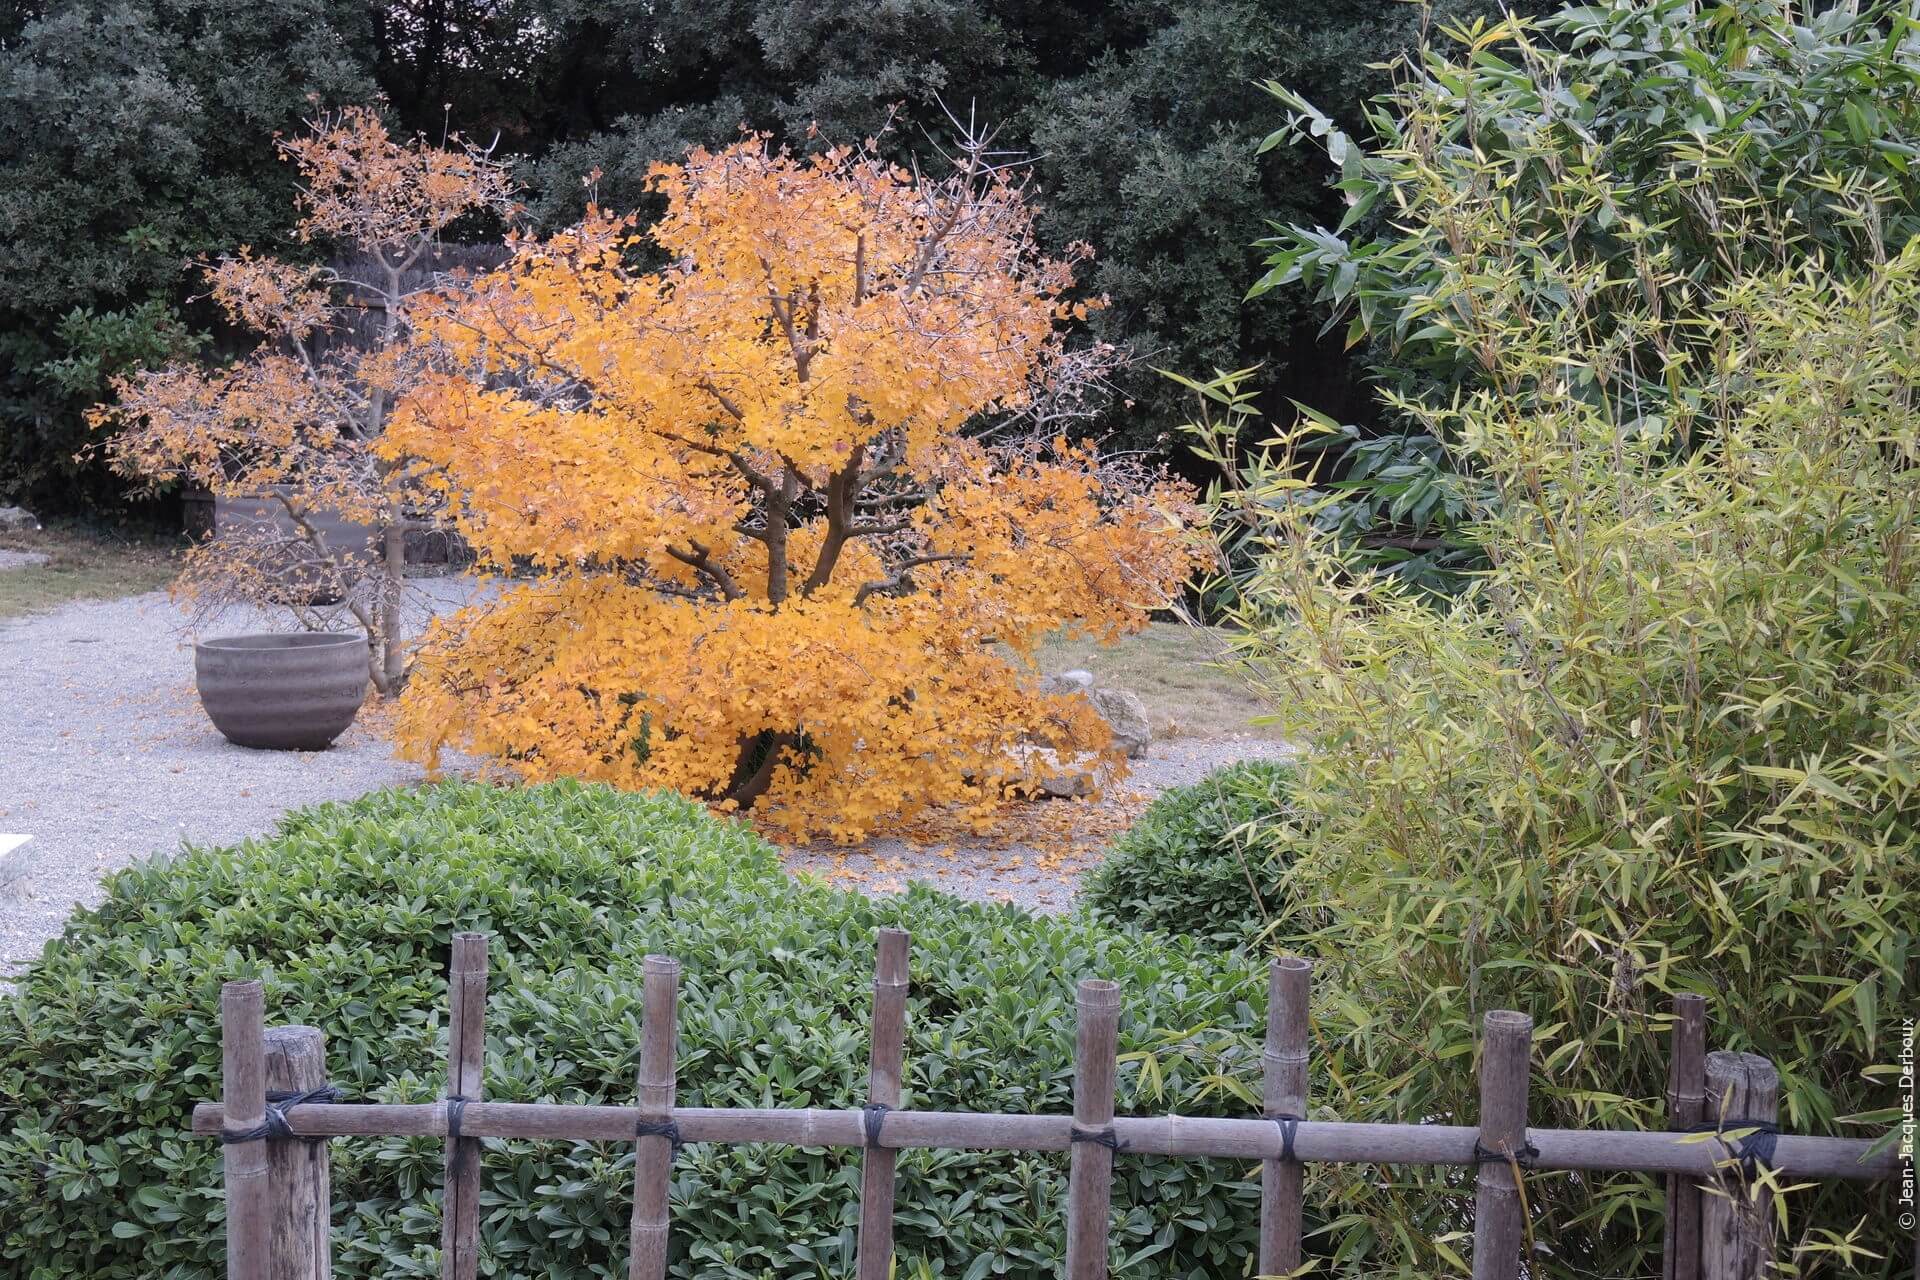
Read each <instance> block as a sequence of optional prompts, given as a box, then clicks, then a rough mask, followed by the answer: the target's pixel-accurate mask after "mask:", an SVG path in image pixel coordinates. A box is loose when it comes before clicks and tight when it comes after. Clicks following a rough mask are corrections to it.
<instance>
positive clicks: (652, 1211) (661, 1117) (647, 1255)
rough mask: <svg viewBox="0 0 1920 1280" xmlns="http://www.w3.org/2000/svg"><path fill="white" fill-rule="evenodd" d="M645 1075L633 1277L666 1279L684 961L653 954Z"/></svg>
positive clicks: (646, 1002)
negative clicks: (681, 962) (675, 1075)
mask: <svg viewBox="0 0 1920 1280" xmlns="http://www.w3.org/2000/svg"><path fill="white" fill-rule="evenodd" d="M641 975H642V977H641V983H642V985H641V1000H642V1002H643V1006H644V1008H643V1016H642V1021H641V1024H640V1078H639V1080H638V1082H637V1083H638V1088H637V1089H636V1091H635V1092H636V1101H637V1102H638V1104H639V1112H640V1126H641V1128H642V1129H651V1130H661V1131H660V1132H641V1133H638V1134H637V1137H638V1142H637V1144H636V1146H635V1149H634V1159H633V1225H632V1228H631V1230H630V1231H629V1233H628V1239H627V1276H628V1280H663V1278H664V1277H665V1276H666V1274H667V1232H668V1207H669V1206H668V1199H669V1193H670V1192H671V1191H672V1189H673V1186H672V1183H673V1156H674V1150H675V1148H677V1147H678V1146H679V1145H680V1141H679V1136H678V1130H676V1129H674V1128H673V1095H674V1073H675V1061H674V1060H675V1058H676V1057H677V1053H678V1051H677V1047H676V1046H677V1039H678V1028H677V1026H676V1019H677V1018H678V1017H679V1013H678V1005H679V1000H680V962H679V961H678V960H675V959H674V958H673V957H671V956H648V957H647V958H646V959H645V960H644V961H643V962H642V963H641Z"/></svg>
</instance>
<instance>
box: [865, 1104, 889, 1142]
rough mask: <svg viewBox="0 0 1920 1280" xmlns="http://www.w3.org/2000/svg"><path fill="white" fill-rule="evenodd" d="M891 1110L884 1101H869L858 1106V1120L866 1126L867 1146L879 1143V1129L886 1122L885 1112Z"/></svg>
mask: <svg viewBox="0 0 1920 1280" xmlns="http://www.w3.org/2000/svg"><path fill="white" fill-rule="evenodd" d="M892 1110H893V1108H892V1107H890V1106H888V1105H887V1104H886V1103H884V1102H869V1103H868V1104H867V1105H866V1106H864V1107H862V1108H860V1111H861V1121H860V1122H861V1124H862V1125H864V1126H865V1128H866V1131H867V1146H868V1147H869V1148H873V1147H877V1146H879V1145H880V1130H881V1128H882V1127H883V1126H884V1125H885V1124H886V1123H887V1113H888V1112H889V1111H892Z"/></svg>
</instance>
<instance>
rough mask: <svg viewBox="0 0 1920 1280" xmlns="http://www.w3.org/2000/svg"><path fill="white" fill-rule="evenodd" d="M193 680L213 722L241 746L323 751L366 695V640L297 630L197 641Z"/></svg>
mask: <svg viewBox="0 0 1920 1280" xmlns="http://www.w3.org/2000/svg"><path fill="white" fill-rule="evenodd" d="M193 676H194V683H195V684H196V685H197V686H198V687H199V690H200V705H201V706H203V707H205V708H206V709H207V718H208V719H210V720H212V721H213V727H214V728H216V729H218V730H219V731H220V732H221V733H223V734H225V735H226V737H227V741H229V742H231V743H233V744H234V745H236V746H241V747H254V748H256V749H259V750H263V751H322V750H325V749H326V748H327V747H329V746H331V745H332V744H333V740H334V739H335V738H337V737H339V736H340V735H341V734H342V733H344V732H345V731H346V728H347V726H348V725H350V724H352V723H353V717H354V716H355V715H357V714H358V713H359V711H360V704H361V703H362V702H364V701H366V697H367V641H366V637H364V636H359V635H330V634H322V633H317V632H298V633H293V634H287V635H262V636H227V637H225V638H224V639H219V640H208V641H206V642H204V643H201V644H196V645H194V646H193Z"/></svg>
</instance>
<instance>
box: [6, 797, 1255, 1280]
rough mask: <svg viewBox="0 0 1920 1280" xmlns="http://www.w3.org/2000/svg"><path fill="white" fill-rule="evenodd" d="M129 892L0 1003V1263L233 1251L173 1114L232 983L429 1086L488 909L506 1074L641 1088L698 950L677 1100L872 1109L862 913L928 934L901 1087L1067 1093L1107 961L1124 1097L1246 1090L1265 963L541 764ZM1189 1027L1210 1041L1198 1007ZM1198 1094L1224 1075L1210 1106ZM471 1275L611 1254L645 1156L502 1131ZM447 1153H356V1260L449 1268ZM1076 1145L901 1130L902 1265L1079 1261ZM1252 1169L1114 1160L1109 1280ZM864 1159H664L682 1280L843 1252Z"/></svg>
mask: <svg viewBox="0 0 1920 1280" xmlns="http://www.w3.org/2000/svg"><path fill="white" fill-rule="evenodd" d="M107 888H108V895H107V900H106V902H105V903H104V904H103V905H102V906H101V907H100V908H99V909H98V910H97V911H91V912H82V913H80V914H78V915H76V916H75V917H74V919H73V920H72V922H71V923H70V924H69V926H68V929H67V932H66V935H65V937H64V938H62V939H61V940H60V941H58V942H55V943H52V944H50V945H49V946H48V948H47V950H46V953H45V955H44V956H43V957H42V958H41V959H40V960H39V961H38V962H37V963H35V964H34V965H33V966H32V968H31V969H29V971H28V972H27V974H26V975H25V977H24V978H23V979H22V980H21V982H20V986H19V989H18V990H17V992H16V993H15V994H14V995H13V996H12V997H10V998H7V999H5V1000H4V1001H0V1204H4V1205H5V1206H6V1212H5V1213H4V1214H3V1215H0V1273H3V1274H6V1275H13V1276H21V1277H33V1278H35V1280H39V1278H41V1277H48V1278H50V1277H53V1276H69V1275H80V1274H84V1275H86V1276H89V1277H94V1278H97V1280H105V1278H110V1277H135V1276H138V1277H148V1278H153V1277H164V1278H165V1280H185V1278H187V1277H196V1276H207V1277H211V1276H215V1275H217V1274H219V1271H220V1259H221V1257H222V1255H223V1248H222V1243H221V1240H222V1231H223V1202H222V1199H221V1192H220V1178H219V1164H218V1160H219V1156H218V1148H217V1146H216V1145H215V1144H213V1143H210V1142H207V1141H204V1140H194V1139H189V1138H186V1137H184V1136H182V1130H183V1128H184V1126H185V1123H186V1118H187V1115H188V1110H189V1108H190V1106H191V1104H192V1103H193V1102H194V1101H196V1100H199V1099H204V1098H208V1097H211V1096H213V1095H214V1094H215V1093H216V1092H217V1076H218V1066H219V1057H220V1047H219V1035H218V1027H217V1018H216V1010H217V1004H218V995H219V987H220V983H221V982H222V981H223V980H226V979H229V978H235V977H251V976H258V977H261V978H264V979H265V980H266V983H267V998H268V1008H269V1020H270V1021H274V1022H306V1023H312V1024H315V1025H318V1026H320V1027H323V1028H325V1029H326V1031H327V1033H328V1037H329V1040H328V1053H329V1061H330V1063H331V1067H332V1076H333V1079H334V1081H335V1083H337V1084H339V1085H341V1086H342V1087H343V1088H345V1089H346V1090H347V1091H348V1092H349V1096H350V1097H354V1098H359V1099H379V1100H404V1101H420V1100H426V1099H430V1098H432V1097H433V1096H435V1093H436V1091H437V1090H438V1089H439V1088H440V1085H441V1081H442V1078H443V1076H442V1073H443V1069H444V1068H443V1063H444V1055H445V1050H446V1029H445V1026H444V1009H445V1002H446V983H445V968H446V964H447V949H448V943H449V938H450V936H451V934H452V933H454V932H455V931H457V930H459V929H465V928H478V929H485V930H490V931H492V932H493V934H494V935H495V942H494V947H493V960H494V977H493V982H492V994H491V996H490V1000H489V1037H488V1046H487V1090H488V1095H489V1096H490V1097H495V1098H500V1099H504V1100H516V1101H536V1100H537V1101H562V1102H608V1103H617V1104H619V1103H628V1102H630V1101H631V1100H632V1097H633V1087H634V1086H633V1081H634V1074H635V1070H636V1067H637V1065H638V1052H639V1045H640V999H639V997H640V982H639V973H640V962H641V958H642V957H643V956H644V955H645V954H646V953H648V952H650V951H658V952H667V953H670V954H673V955H676V956H678V957H679V958H680V959H681V960H682V961H683V962H684V964H685V974H684V977H683V980H682V981H683V985H682V999H681V1007H682V1017H681V1049H680V1052H681V1069H680V1070H681V1076H680V1079H681V1085H680V1092H679V1097H680V1100H681V1102H682V1104H683V1105H687V1106H753V1107H765V1106H776V1105H779V1106H810V1105H811V1106H830V1107H841V1106H852V1105H858V1104H859V1103H860V1102H861V1101H863V1093H864V1089H865V1075H866V1061H867V1040H866V1026H867V1020H868V1011H869V1003H870V990H871V988H870V981H871V974H872V967H871V966H872V949H873V932H874V930H875V929H876V928H877V927H879V926H881V925H888V924H899V925H903V926H905V927H908V928H911V929H912V930H913V933H914V951H913V972H914V981H915V986H914V993H913V1000H912V1005H911V1008H910V1014H909V1022H908V1034H909V1041H908V1049H907V1081H906V1090H907V1094H908V1099H907V1101H908V1105H911V1106H919V1107H923V1108H950V1109H957V1110H974V1111H1036V1112H1041V1111H1044V1112H1065V1111H1067V1110H1069V1109H1070V1095H1071V1084H1072V1070H1071V1061H1072V1050H1073V1003H1072V984H1073V982H1074V980H1075V979H1077V978H1078V977H1081V976H1085V975H1090V974H1092V975H1101V976H1107V977H1112V978H1116V979H1118V980H1119V981H1120V982H1122V983H1123V984H1124V988H1125V992H1126V1012H1125V1016H1124V1019H1123V1023H1122V1032H1121V1037H1122V1045H1121V1048H1122V1051H1123V1053H1124V1052H1128V1051H1134V1050H1151V1051H1152V1053H1153V1055H1154V1057H1153V1061H1154V1063H1155V1065H1156V1066H1157V1067H1158V1068H1159V1072H1158V1074H1159V1075H1161V1076H1163V1077H1164V1082H1165V1090H1166V1094H1165V1096H1163V1097H1161V1096H1153V1091H1152V1090H1151V1089H1150V1088H1148V1086H1147V1080H1148V1079H1149V1077H1151V1076H1152V1075H1153V1074H1155V1073H1151V1072H1147V1073H1142V1072H1140V1071H1139V1070H1138V1065H1139V1064H1138V1062H1137V1061H1136V1062H1130V1063H1128V1064H1126V1065H1124V1066H1123V1069H1122V1081H1121V1094H1120V1105H1121V1108H1122V1109H1123V1110H1126V1109H1134V1110H1138V1111H1142V1112H1158V1111H1165V1110H1170V1109H1175V1108H1176V1107H1177V1108H1179V1109H1183V1110H1187V1111H1193V1112H1201V1111H1210V1112H1213V1113H1217V1114H1238V1113H1244V1104H1243V1103H1241V1102H1237V1101H1234V1100H1233V1098H1232V1097H1231V1096H1229V1093H1228V1092H1227V1091H1226V1090H1224V1089H1223V1088H1222V1087H1221V1085H1220V1084H1219V1082H1218V1081H1217V1080H1216V1081H1215V1082H1213V1083H1211V1084H1203V1083H1202V1080H1203V1078H1205V1077H1211V1076H1215V1075H1221V1076H1225V1077H1228V1078H1230V1079H1231V1080H1232V1081H1233V1082H1234V1083H1235V1084H1239V1083H1242V1082H1249V1081H1252V1080H1253V1079H1254V1078H1255V1076H1256V1075H1257V1072H1258V1052H1257V1046H1256V1044H1255V1041H1254V1033H1255V1031H1256V1030H1257V1028H1258V1025H1259V1021H1260V1015H1259V1013H1258V1012H1257V1010H1258V1009H1259V1008H1260V1006H1261V1005H1262V1003H1263V1000H1262V997H1261V994H1260V980H1259V974H1258V972H1257V966H1255V965H1253V964H1251V963H1248V962H1242V961H1239V960H1237V959H1234V958H1231V957H1222V956H1220V955H1217V954H1209V953H1203V952H1201V951H1200V950H1198V949H1196V948H1193V947H1189V946H1187V945H1185V944H1182V943H1180V942H1178V941H1172V940H1167V939H1157V938H1152V937H1148V936H1143V935H1139V934H1135V933H1132V932H1128V931H1119V930H1113V929H1109V928H1105V927H1102V926H1099V925H1097V924H1094V923H1092V922H1089V921H1085V920H1052V919H1036V918H1033V917H1029V916H1027V915H1024V914H1022V913H1020V912H1017V911H1015V910H1012V909H1010V908H994V907H984V906H978V905H972V904H967V903H962V902H959V901H956V900H954V899H951V898H947V897H944V896H942V895H939V894H934V893H931V892H928V891H925V890H915V891H914V892H912V893H910V894H909V895H907V896H906V897H905V898H903V899H900V900H896V901H884V902H873V901H869V900H867V899H864V898H862V897H859V896H857V895H853V894H847V893H841V892H837V891H832V890H829V889H825V888H822V887H819V886H817V885H812V884H798V883H794V882H792V881H790V880H789V879H788V878H787V877H786V876H785V874H784V873H783V872H782V871H781V869H780V865H779V863H778V860H777V858H776V856H775V854H774V852H773V851H772V850H771V849H770V848H769V847H768V846H766V845H765V844H764V843H762V842H761V841H760V840H759V839H758V838H756V837H755V836H754V835H752V834H751V833H750V832H748V831H746V830H744V829H743V828H740V827H737V826H733V825H728V824H724V823H720V822H716V821H714V820H713V819H711V818H710V817H708V816H707V814H706V813H705V812H704V811H702V810H701V809H699V808H698V807H697V806H695V805H692V804H690V803H688V802H686V801H684V800H681V799H678V798H674V797H665V796H648V795H622V794H618V793H615V792H611V791H607V790H604V789H598V788H591V787H584V786H578V785H573V784H555V785H552V786H546V787H539V788H531V789H526V790H512V791H503V790H494V789H491V788H486V787H479V786H472V785H442V786H437V787H432V788H428V789H425V790H422V791H418V792H399V791H389V792H380V793H376V794H374V795H370V796H367V797H365V798H363V799H362V800H359V801H357V802H355V803H353V804H349V805H324V806H321V807H318V808H315V809H311V810H307V811H304V812H302V813H298V814H294V815H292V816H290V817H289V818H287V819H286V821H285V823H284V824H283V826H282V828H281V830H280V831H279V832H278V833H277V834H276V835H275V836H273V837H272V838H269V839H264V840H259V841H252V842H248V843H246V844H242V845H239V846H237V847H234V848H230V849H200V850H190V851H187V852H185V853H183V854H181V855H179V856H178V857H175V858H173V859H170V860H165V861H159V862H156V863H153V864H151V865H148V866H145V867H141V868H136V869H134V870H130V871H126V872H123V873H121V874H119V875H117V876H115V877H113V878H112V879H111V880H110V881H109V882H108V886H107ZM1195 1028H1202V1030H1195ZM1209 1095H1211V1096H1209ZM486 1146H487V1150H486V1154H485V1164H484V1167H485V1170H486V1187H485V1190H484V1193H483V1199H482V1210H483V1215H484V1217H483V1228H482V1230H483V1235H484V1245H483V1255H482V1256H483V1266H484V1267H489V1268H494V1269H495V1270H494V1274H497V1275H513V1276H547V1277H579V1276H601V1275H605V1276H621V1275H624V1274H625V1257H624V1255H625V1251H626V1239H627V1225H626V1224H627V1216H628V1212H629V1204H630V1199H629V1197H630V1186H631V1178H632V1159H633V1157H632V1148H631V1146H629V1145H626V1144H600V1143H561V1142H547V1143H535V1142H524V1141H489V1142H488V1143H487V1144H486ZM440 1161H441V1145H440V1143H439V1142H438V1141H436V1140H432V1139H424V1138H422V1139H401V1138H390V1139H347V1140H341V1141H338V1142H336V1143H335V1144H334V1206H335V1223H336V1244H335V1268H336V1273H337V1274H338V1275H340V1276H342V1277H351V1276H372V1275H381V1276H401V1275H423V1276H425V1275H433V1274H437V1266H438V1263H437V1255H438V1243H439V1230H440V1227H439V1218H440V1213H439V1203H440V1199H439V1197H440V1191H439V1187H440V1173H441V1170H440ZM1065 1167H1066V1162H1065V1159H1064V1157H1063V1156H1059V1155H1010V1154H1004V1153H1003V1154H994V1153H976V1152H939V1153H934V1152H924V1151H921V1152H906V1153H903V1154H902V1157H901V1160H900V1173H901V1183H902V1185H901V1193H900V1201H899V1203H900V1213H899V1218H898V1236H899V1249H900V1254H901V1265H900V1271H899V1274H900V1275H901V1277H902V1280H909V1278H910V1277H915V1276H921V1275H934V1276H952V1277H966V1278H968V1280H978V1278H979V1277H983V1276H989V1275H1006V1276H1021V1277H1036V1278H1037V1277H1041V1276H1052V1275H1055V1274H1057V1272H1058V1269H1059V1267H1060V1263H1061V1256H1060V1255H1061V1249H1062V1240H1063V1231H1062V1223H1063V1216H1062V1211H1063V1204H1064V1188H1065ZM1249 1175H1250V1170H1249V1169H1247V1168H1245V1167H1240V1166H1236V1165H1234V1164H1233V1163H1231V1162H1224V1161H1221V1162H1211V1163H1209V1162H1199V1161H1185V1162H1183V1161H1174V1160H1168V1159H1159V1158H1147V1157H1138V1156H1126V1157H1123V1158H1122V1159H1121V1160H1120V1161H1119V1169H1118V1181H1117V1184H1116V1187H1115V1195H1114V1204H1115V1225H1116V1229H1115V1235H1114V1240H1115V1242H1116V1243H1115V1257H1114V1262H1115V1266H1116V1271H1117V1272H1118V1273H1120V1274H1133V1275H1153V1276H1191V1277H1202V1276H1206V1277H1212V1276H1220V1275H1239V1274H1243V1272H1244V1269H1245V1266H1246V1258H1247V1255H1248V1253H1249V1251H1250V1250H1251V1248H1252V1245H1253V1236H1254V1230H1255V1225H1256V1220H1257V1216H1258V1213H1257V1202H1258V1196H1257V1191H1256V1189H1255V1188H1254V1187H1253V1185H1252V1184H1251V1183H1249V1182H1248V1181H1246V1179H1247V1177H1248V1176H1249ZM858 1185H859V1168H858V1153H857V1152H817V1151H802V1150H798V1149H794V1148H791V1147H775V1146H746V1147H714V1146H699V1145H696V1146H691V1147H689V1148H687V1150H686V1151H685V1152H683V1153H682V1156H681V1158H680V1161H679V1163H678V1165H677V1166H676V1174H675V1180H674V1185H673V1218H674V1228H675V1235H674V1238H675V1241H676V1245H675V1262H674V1265H673V1274H674V1275H676V1276H682V1277H691V1276H700V1277H703V1278H705V1277H762V1276H782V1277H785V1276H794V1277H800V1276H806V1277H813V1276H828V1275H845V1274H848V1273H849V1271H850V1269H851V1265H852V1252H853V1251H852V1241H853V1236H854V1227H855V1222H856V1218H857V1196H858Z"/></svg>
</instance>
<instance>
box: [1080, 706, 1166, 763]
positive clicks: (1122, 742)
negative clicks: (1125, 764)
mask: <svg viewBox="0 0 1920 1280" xmlns="http://www.w3.org/2000/svg"><path fill="white" fill-rule="evenodd" d="M1086 698H1087V701H1089V702H1091V703H1092V704H1093V709H1094V710H1095V711H1098V712H1099V713H1100V718H1101V719H1102V720H1105V721H1106V722H1107V726H1108V727H1109V728H1111V729H1112V730H1113V745H1114V746H1115V747H1117V748H1118V749H1120V750H1121V751H1124V752H1126V753H1127V758H1128V759H1130V760H1138V759H1139V758H1140V757H1142V756H1144V755H1146V754H1147V748H1148V746H1150V745H1151V744H1152V742H1153V722H1152V721H1151V720H1149V719H1148V718H1147V704H1146V703H1144V702H1142V701H1141V700H1140V695H1139V694H1137V693H1133V692H1131V691H1130V690H1127V689H1107V688H1099V689H1089V690H1087V692H1086Z"/></svg>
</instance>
